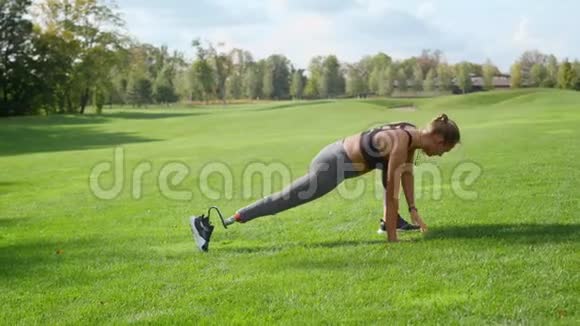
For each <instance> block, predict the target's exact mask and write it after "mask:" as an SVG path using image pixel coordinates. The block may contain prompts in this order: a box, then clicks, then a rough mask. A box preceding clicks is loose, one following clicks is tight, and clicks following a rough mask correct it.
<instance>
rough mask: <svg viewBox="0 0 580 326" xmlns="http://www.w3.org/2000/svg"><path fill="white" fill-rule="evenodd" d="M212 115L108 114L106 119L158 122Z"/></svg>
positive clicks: (192, 113) (195, 113)
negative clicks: (158, 120) (159, 120)
mask: <svg viewBox="0 0 580 326" xmlns="http://www.w3.org/2000/svg"><path fill="white" fill-rule="evenodd" d="M208 114H212V113H210V112H191V113H169V112H168V113H162V112H151V113H149V112H128V111H123V112H110V113H106V114H105V115H104V116H103V117H104V118H112V119H128V120H157V119H168V118H183V117H192V116H201V115H208Z"/></svg>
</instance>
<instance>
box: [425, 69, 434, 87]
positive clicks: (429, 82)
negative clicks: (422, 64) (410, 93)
mask: <svg viewBox="0 0 580 326" xmlns="http://www.w3.org/2000/svg"><path fill="white" fill-rule="evenodd" d="M423 89H424V90H425V91H426V92H432V91H434V90H435V69H434V68H431V69H429V71H428V72H427V77H425V81H424V82H423Z"/></svg>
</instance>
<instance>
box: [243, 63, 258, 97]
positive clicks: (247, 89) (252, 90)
mask: <svg viewBox="0 0 580 326" xmlns="http://www.w3.org/2000/svg"><path fill="white" fill-rule="evenodd" d="M261 76H262V73H261V71H260V66H259V65H257V64H255V65H251V66H250V67H248V69H246V72H245V73H244V80H243V88H244V95H245V96H246V97H248V98H249V99H252V100H253V99H256V98H258V97H260V96H261V95H262V79H261Z"/></svg>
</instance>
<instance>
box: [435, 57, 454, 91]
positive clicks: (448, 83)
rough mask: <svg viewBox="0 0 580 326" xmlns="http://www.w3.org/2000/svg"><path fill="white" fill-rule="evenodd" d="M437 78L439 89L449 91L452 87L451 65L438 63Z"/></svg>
mask: <svg viewBox="0 0 580 326" xmlns="http://www.w3.org/2000/svg"><path fill="white" fill-rule="evenodd" d="M437 79H438V80H439V89H440V90H441V91H449V90H451V88H452V87H453V72H452V71H451V67H449V65H448V64H446V63H440V64H439V65H438V66H437Z"/></svg>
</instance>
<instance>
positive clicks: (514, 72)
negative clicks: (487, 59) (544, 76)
mask: <svg viewBox="0 0 580 326" xmlns="http://www.w3.org/2000/svg"><path fill="white" fill-rule="evenodd" d="M510 74H511V78H510V87H511V88H520V87H522V65H521V63H520V62H519V61H517V62H515V63H514V64H513V65H512V66H511V69H510Z"/></svg>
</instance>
